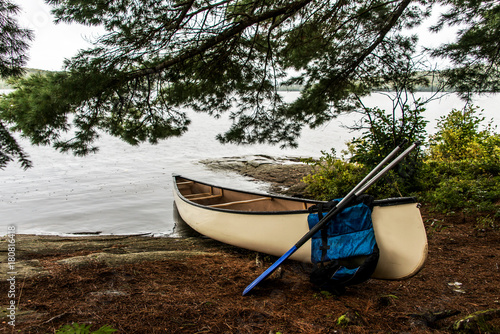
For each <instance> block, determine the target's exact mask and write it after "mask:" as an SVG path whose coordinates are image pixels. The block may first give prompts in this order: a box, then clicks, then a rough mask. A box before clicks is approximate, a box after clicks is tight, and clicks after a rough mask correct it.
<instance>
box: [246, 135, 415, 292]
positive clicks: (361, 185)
mask: <svg viewBox="0 0 500 334" xmlns="http://www.w3.org/2000/svg"><path fill="white" fill-rule="evenodd" d="M403 144H404V143H403ZM403 144H401V145H399V146H398V147H396V148H395V149H394V150H393V151H392V152H391V153H390V154H389V155H388V156H387V157H386V158H385V159H384V160H382V162H380V163H379V164H378V165H377V167H375V169H373V170H372V171H371V172H370V173H369V174H368V175H367V176H366V177H365V178H364V179H363V180H362V181H361V182H360V183H359V184H358V185H357V186H356V187H355V188H354V189H353V190H351V192H349V194H348V195H347V196H346V197H344V198H343V199H342V200H341V201H340V202H339V203H338V204H337V205H336V206H335V207H334V208H332V209H331V210H330V211H329V212H328V213H327V214H326V215H325V216H324V217H323V218H322V219H321V220H320V221H319V222H318V223H317V224H316V225H315V226H314V227H313V228H312V229H311V230H309V232H307V233H306V234H305V235H304V236H303V237H302V238H301V239H300V240H299V241H298V242H297V243H296V244H295V245H294V246H293V247H292V248H290V250H288V252H286V253H285V254H283V255H282V256H281V257H280V258H279V259H278V260H277V261H276V262H275V263H273V264H272V265H271V266H270V267H269V268H268V269H267V270H266V271H264V272H263V273H262V274H261V275H260V276H259V277H257V278H256V279H255V280H254V281H253V282H252V283H251V284H250V285H249V286H247V287H246V289H245V290H244V291H243V296H244V295H246V294H247V293H248V292H250V291H251V290H252V289H253V288H254V287H255V286H256V285H257V284H259V283H260V282H261V281H262V280H264V279H265V278H266V277H268V276H269V275H271V274H272V273H273V271H274V270H276V268H278V267H279V266H280V265H281V263H283V262H284V261H285V260H286V259H288V258H289V257H290V256H292V254H293V253H295V252H296V251H297V249H299V248H300V247H301V246H302V245H303V244H305V243H306V242H307V241H308V240H309V239H310V238H311V237H312V236H313V235H314V234H315V233H316V232H318V231H319V230H320V229H321V228H322V227H323V225H324V224H326V222H328V221H329V220H330V219H331V218H332V217H334V216H335V215H336V214H337V213H339V212H340V211H342V210H343V209H344V208H345V207H347V206H348V205H349V204H350V203H351V202H352V201H353V200H354V199H355V198H356V197H357V196H359V195H361V194H362V193H363V192H365V191H366V189H368V188H369V187H370V186H371V185H373V183H375V182H376V181H377V180H379V179H380V178H381V177H382V176H383V175H384V174H385V173H387V172H388V171H389V170H390V169H392V168H393V167H394V166H395V165H397V164H398V163H399V162H400V161H401V160H403V159H404V158H405V157H406V156H407V155H408V154H410V152H411V151H413V150H414V149H415V148H416V147H417V146H418V145H420V143H419V142H416V143H414V144H412V145H411V146H410V147H408V148H407V149H406V150H405V151H404V152H403V153H401V154H400V155H399V156H398V157H397V158H396V159H394V160H393V161H392V162H391V163H390V164H389V165H387V166H386V167H385V168H384V169H382V170H381V171H380V172H378V171H379V170H380V169H381V168H382V166H383V165H384V164H385V163H386V162H387V161H388V160H389V159H390V158H392V157H393V156H394V155H395V154H396V153H397V152H398V151H399V149H400V148H401V146H402V145H403ZM377 172H378V174H376V175H375V176H374V177H372V176H373V175H374V174H375V173H377ZM369 178H371V179H370V180H369V181H368V182H367V180H368V179H369Z"/></svg>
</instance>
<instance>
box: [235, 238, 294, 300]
mask: <svg viewBox="0 0 500 334" xmlns="http://www.w3.org/2000/svg"><path fill="white" fill-rule="evenodd" d="M296 250H297V246H293V247H292V248H290V250H289V251H288V252H286V253H285V254H283V255H282V256H281V257H280V258H279V259H278V261H276V262H274V263H273V265H272V266H270V267H269V268H267V270H266V271H264V272H263V273H262V274H261V275H260V276H259V277H257V278H256V279H255V280H254V281H253V282H252V283H251V284H250V285H249V286H247V287H246V289H245V290H244V291H243V296H244V295H246V294H247V293H249V292H250V291H251V290H252V289H253V288H254V287H255V286H256V285H257V284H259V283H260V282H261V281H263V280H264V279H266V277H268V276H269V275H271V274H272V273H273V271H275V270H276V269H277V268H278V267H279V266H280V265H281V264H282V263H283V262H284V261H285V260H286V259H288V258H289V257H290V256H292V254H293V253H295V251H296Z"/></svg>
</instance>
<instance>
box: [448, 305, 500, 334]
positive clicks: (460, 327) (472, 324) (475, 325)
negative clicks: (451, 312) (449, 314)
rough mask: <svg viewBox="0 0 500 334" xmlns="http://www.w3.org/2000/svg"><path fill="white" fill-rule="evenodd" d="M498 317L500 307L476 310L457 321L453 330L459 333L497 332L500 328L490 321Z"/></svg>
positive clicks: (499, 315)
mask: <svg viewBox="0 0 500 334" xmlns="http://www.w3.org/2000/svg"><path fill="white" fill-rule="evenodd" d="M496 318H500V309H490V310H486V311H478V312H474V313H472V314H469V315H468V316H466V317H465V318H462V319H460V320H457V321H455V323H454V324H453V331H455V332H457V333H484V332H490V333H492V332H494V333H497V332H498V331H500V328H498V327H496V326H494V325H492V324H490V323H489V321H490V320H492V319H496Z"/></svg>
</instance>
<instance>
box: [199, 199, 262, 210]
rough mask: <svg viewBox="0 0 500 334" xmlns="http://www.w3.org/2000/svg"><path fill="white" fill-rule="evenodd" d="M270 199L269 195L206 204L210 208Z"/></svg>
mask: <svg viewBox="0 0 500 334" xmlns="http://www.w3.org/2000/svg"><path fill="white" fill-rule="evenodd" d="M271 199H272V198H271V197H259V198H253V199H247V200H243V201H234V202H227V203H220V204H212V205H208V206H209V207H211V208H221V207H225V206H230V205H234V204H246V203H253V202H260V201H267V200H271Z"/></svg>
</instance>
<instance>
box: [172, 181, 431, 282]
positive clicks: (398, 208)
mask: <svg viewBox="0 0 500 334" xmlns="http://www.w3.org/2000/svg"><path fill="white" fill-rule="evenodd" d="M173 178H174V200H175V204H176V206H177V210H178V212H179V215H180V216H181V218H182V219H183V220H184V221H185V222H186V223H187V224H188V225H189V226H190V227H192V228H193V229H194V230H196V231H197V232H199V233H201V234H203V235H205V236H207V237H210V238H212V239H215V240H218V241H220V242H223V243H227V244H230V245H234V246H237V247H242V248H246V249H249V250H253V251H258V252H262V253H266V254H270V255H274V256H278V257H279V256H282V255H283V254H284V253H286V252H287V251H288V250H289V249H290V248H291V247H292V246H293V245H295V243H296V242H297V241H298V240H299V239H300V238H301V237H302V236H303V235H305V234H306V233H307V232H308V231H309V227H308V224H307V215H308V211H307V209H308V208H309V207H310V206H312V205H315V204H318V203H320V202H318V201H313V200H306V199H297V198H291V197H283V196H274V195H267V194H258V193H253V192H246V191H239V190H234V189H228V188H225V187H220V186H215V185H211V184H207V183H204V182H199V181H195V180H192V179H188V178H185V177H181V176H178V175H174V177H173ZM372 221H373V227H374V230H375V238H376V240H377V244H378V247H379V250H380V258H379V262H378V264H377V268H376V270H375V273H374V274H373V275H372V277H373V278H378V279H404V278H408V277H411V276H413V275H415V274H416V273H417V272H418V271H419V270H420V269H421V268H422V267H423V265H424V262H425V260H426V258H427V236H426V232H425V228H424V225H423V222H422V217H421V215H420V210H419V208H418V204H417V203H416V202H415V201H414V200H413V199H411V198H397V199H387V200H380V201H375V207H374V209H373V213H372ZM290 259H292V260H297V261H301V262H305V263H311V241H310V240H309V241H308V242H306V243H305V244H304V245H303V246H302V247H301V248H299V249H298V250H297V251H296V252H295V253H294V254H293V255H292V256H291V257H290Z"/></svg>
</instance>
